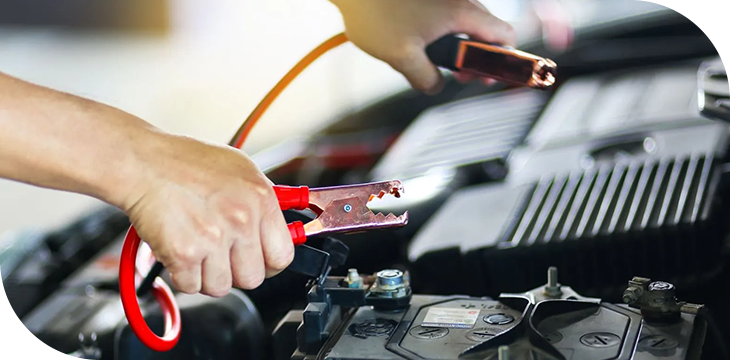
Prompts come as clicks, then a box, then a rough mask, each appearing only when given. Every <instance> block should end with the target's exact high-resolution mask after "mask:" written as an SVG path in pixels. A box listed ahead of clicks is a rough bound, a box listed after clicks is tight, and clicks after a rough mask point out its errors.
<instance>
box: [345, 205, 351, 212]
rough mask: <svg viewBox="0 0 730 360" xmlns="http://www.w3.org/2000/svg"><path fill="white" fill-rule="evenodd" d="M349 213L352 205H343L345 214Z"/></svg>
mask: <svg viewBox="0 0 730 360" xmlns="http://www.w3.org/2000/svg"><path fill="white" fill-rule="evenodd" d="M350 211H352V205H350V204H346V205H345V212H350Z"/></svg>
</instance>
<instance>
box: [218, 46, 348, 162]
mask: <svg viewBox="0 0 730 360" xmlns="http://www.w3.org/2000/svg"><path fill="white" fill-rule="evenodd" d="M345 42H347V36H346V35H345V34H344V33H340V34H337V35H335V36H333V37H331V38H329V39H328V40H327V41H325V42H323V43H322V44H321V45H319V46H317V47H316V48H315V49H314V50H312V51H311V52H310V53H309V54H307V56H305V57H304V58H302V59H301V60H300V61H299V62H298V63H297V64H296V65H294V67H293V68H292V69H291V70H289V72H288V73H287V74H286V75H284V77H283V78H282V79H281V80H279V82H278V83H277V84H276V86H274V88H273V89H271V91H269V93H268V94H266V97H264V99H263V100H261V102H260V103H259V104H258V106H256V108H255V109H254V110H253V112H252V113H251V115H249V116H248V118H246V120H245V121H244V122H243V124H242V125H241V127H240V128H239V129H238V131H236V134H235V135H234V136H233V138H232V139H231V141H230V142H229V143H228V145H230V146H233V147H236V148H238V149H240V148H241V147H242V146H243V143H244V141H246V139H247V138H248V135H249V134H250V133H251V130H253V127H254V126H256V123H257V122H258V121H259V119H260V118H261V116H262V115H263V114H264V112H266V110H267V109H268V108H269V106H271V103H273V102H274V100H276V98H277V97H278V96H279V94H281V92H282V91H284V89H286V87H287V86H289V84H290V83H291V82H292V81H293V80H294V79H296V77H297V76H299V74H300V73H301V72H302V71H304V69H306V68H307V67H308V66H309V65H311V64H312V63H313V62H314V61H315V60H317V59H318V58H319V57H320V56H322V55H324V53H326V52H328V51H330V50H332V49H334V48H336V47H337V46H340V45H342V44H344V43H345Z"/></svg>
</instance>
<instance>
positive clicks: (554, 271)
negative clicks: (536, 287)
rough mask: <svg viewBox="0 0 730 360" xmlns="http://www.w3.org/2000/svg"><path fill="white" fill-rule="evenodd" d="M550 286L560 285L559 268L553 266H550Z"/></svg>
mask: <svg viewBox="0 0 730 360" xmlns="http://www.w3.org/2000/svg"><path fill="white" fill-rule="evenodd" d="M548 286H550V287H556V286H558V268H556V267H555V266H551V267H549V268H548Z"/></svg>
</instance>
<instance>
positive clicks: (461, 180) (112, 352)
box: [0, 0, 730, 360]
mask: <svg viewBox="0 0 730 360" xmlns="http://www.w3.org/2000/svg"><path fill="white" fill-rule="evenodd" d="M632 1H633V0H632ZM604 6H605V7H606V11H605V12H599V13H601V14H600V16H603V18H600V19H595V21H594V22H595V25H590V26H588V25H587V26H585V27H583V28H581V32H580V33H579V36H578V39H577V40H576V43H575V46H574V48H573V49H571V50H569V51H567V52H565V53H562V54H555V53H551V52H550V50H549V49H546V48H545V47H543V46H542V45H539V44H541V42H538V43H539V44H538V43H536V44H532V45H530V44H526V45H525V46H524V48H525V49H526V50H529V51H532V52H534V53H537V54H545V55H546V56H549V57H551V58H554V59H555V60H556V62H557V63H558V64H559V66H560V71H561V72H560V73H559V77H558V81H557V83H556V86H555V89H554V90H550V91H535V90H531V89H523V88H513V87H507V86H503V85H495V86H490V87H484V86H480V87H476V86H475V85H460V84H456V82H454V81H449V83H448V84H447V85H446V88H445V89H444V92H443V94H442V95H439V96H436V97H424V96H420V95H415V94H413V93H412V92H406V93H404V94H400V95H395V96H393V97H391V98H389V99H386V100H384V101H383V102H381V103H378V104H374V105H372V106H371V107H369V108H368V109H365V110H363V111H362V112H360V113H358V114H352V115H349V116H348V117H346V118H343V119H342V120H341V121H338V122H336V123H335V124H333V125H332V126H331V127H329V128H326V129H323V130H322V131H321V132H320V133H318V134H316V135H315V136H312V138H311V139H307V140H306V141H305V142H303V143H299V144H297V145H296V146H292V147H291V149H295V150H291V149H290V150H287V151H284V150H282V149H284V148H285V146H283V147H279V148H276V151H273V152H267V153H266V154H264V155H262V156H260V157H259V158H256V157H255V156H254V160H257V161H258V163H259V164H260V165H261V167H262V168H264V169H267V175H269V176H270V178H271V179H272V181H274V182H275V183H289V184H295V183H302V184H305V183H306V184H307V185H310V186H319V185H322V186H327V185H330V184H342V183H348V182H350V183H351V182H361V181H377V180H388V179H400V180H401V181H402V183H403V185H404V187H405V189H406V193H405V194H403V196H402V197H401V198H400V199H398V200H397V201H389V200H386V199H383V200H382V201H375V202H374V204H375V205H373V207H372V209H373V210H376V211H382V212H384V213H385V212H394V213H402V212H403V211H405V210H408V211H409V214H410V222H409V224H408V226H406V227H403V228H398V229H388V230H382V231H378V232H363V233H356V234H348V235H342V236H337V237H336V238H335V237H328V236H320V237H315V238H312V239H311V240H309V241H307V243H306V245H301V246H298V247H297V249H296V255H295V258H294V262H293V263H292V264H291V266H290V267H289V268H288V269H287V270H285V271H284V272H283V273H281V274H280V275H278V276H276V277H274V278H271V279H267V280H266V281H265V282H264V284H263V285H262V286H261V287H259V288H257V289H255V290H250V291H243V290H239V289H233V291H232V292H231V293H230V294H228V295H227V296H225V297H222V298H210V297H206V296H203V295H184V294H177V295H176V296H177V301H178V303H179V305H180V310H181V315H182V322H183V323H184V324H185V325H184V327H183V329H184V330H183V331H182V334H181V337H180V341H179V344H178V345H177V346H176V347H175V348H174V349H173V350H171V351H169V352H155V351H153V350H150V349H148V348H146V347H145V346H144V345H143V344H142V343H141V342H140V341H139V339H137V337H136V336H135V334H134V333H133V332H132V331H131V329H130V327H129V324H128V323H127V320H126V318H125V315H124V311H123V309H122V306H121V302H120V299H119V284H118V279H119V278H118V276H119V258H120V252H121V249H122V244H123V240H124V235H125V234H124V232H125V230H126V229H127V228H128V227H129V221H128V219H127V218H126V216H125V215H124V214H123V213H121V212H119V211H118V210H116V209H114V208H106V207H104V208H101V209H98V210H96V211H93V212H91V213H89V214H87V215H85V216H83V217H82V218H79V219H77V221H75V222H74V223H72V224H69V225H68V226H66V227H63V228H61V229H58V230H56V231H53V232H48V233H45V232H24V233H17V234H15V235H13V236H14V237H12V238H9V239H3V241H2V242H0V246H3V244H5V245H4V246H5V247H6V248H7V249H11V250H8V251H3V249H1V248H0V266H2V268H1V270H2V280H3V286H4V288H5V291H6V292H7V294H8V297H9V300H10V303H11V305H12V307H13V309H14V310H15V312H16V314H17V315H18V317H19V318H20V319H21V320H22V322H23V323H24V324H25V326H26V327H27V328H28V329H29V330H30V332H31V333H33V334H34V335H35V336H37V337H38V338H39V339H40V340H41V341H43V342H44V343H45V344H47V345H48V346H50V347H52V348H54V349H56V350H58V351H60V352H62V353H65V354H70V355H72V356H76V357H79V358H86V359H98V360H107V359H108V360H125V359H136V360H146V359H149V360H159V359H216V360H218V359H241V358H245V359H253V360H257V359H274V360H320V359H321V360H325V359H326V360H336V359H337V360H365V359H369V360H396V359H443V360H456V359H480V360H481V359H494V360H497V359H499V360H525V359H532V360H582V359H606V360H608V359H615V360H660V359H661V360H670V359H672V360H710V359H712V360H715V359H723V357H724V356H727V344H726V343H727V339H728V336H730V326H729V325H728V324H730V307H728V306H727V300H726V299H727V298H726V295H725V291H726V289H728V288H730V271H729V270H728V266H727V264H728V260H729V259H730V251H729V250H730V243H729V241H728V235H730V228H729V227H728V226H729V225H730V223H729V222H728V221H727V220H726V219H727V218H728V216H730V205H729V202H728V201H727V199H728V198H729V196H730V194H729V193H728V190H729V189H728V180H729V179H730V178H729V177H728V170H729V169H730V168H729V167H728V160H729V159H728V156H730V154H729V153H728V145H729V144H728V140H729V139H730V126H729V123H730V85H729V84H728V78H727V72H726V70H725V66H724V65H723V63H722V61H721V60H720V58H719V56H718V55H717V52H716V50H715V49H714V47H713V46H712V44H711V42H709V40H708V39H707V37H706V36H705V35H704V34H703V33H702V31H701V30H699V29H698V28H697V27H696V26H695V25H694V24H692V23H691V22H690V21H689V20H687V19H686V18H684V17H682V16H681V15H678V14H676V13H674V12H673V11H669V10H666V11H659V10H656V9H654V8H652V9H653V10H651V11H648V12H639V13H636V14H631V15H626V14H613V13H611V12H610V11H609V10H608V9H613V8H614V7H613V6H612V5H611V4H605V5H604ZM601 19H602V20H601ZM599 20H600V21H599ZM651 44H653V45H651ZM383 138H392V139H393V141H384V140H383ZM353 144H354V145H353ZM355 145H356V146H355ZM346 146H347V147H346ZM345 147H346V148H347V149H350V150H351V149H353V148H357V149H361V150H358V151H360V152H357V151H350V150H348V152H345V151H342V149H344V148H345ZM345 153H346V154H345ZM272 154H273V155H272ZM355 158H357V159H359V160H358V161H354V160H353V159H355ZM342 159H348V161H349V163H350V164H352V165H348V166H342V165H341V163H342V162H341V161H335V160H342ZM360 160H362V161H360ZM285 218H286V219H287V221H297V220H301V221H306V220H308V219H311V218H312V214H311V213H308V212H306V211H285ZM162 276H163V277H166V276H167V275H165V274H163V275H162ZM168 281H169V279H168ZM140 304H141V305H142V307H143V313H144V316H145V319H146V321H147V323H148V324H149V325H150V327H151V328H152V329H153V330H154V331H156V332H157V333H162V332H163V328H164V321H163V316H162V314H161V312H160V309H159V306H158V305H157V303H156V302H155V301H154V298H152V297H149V296H148V297H145V298H141V299H140Z"/></svg>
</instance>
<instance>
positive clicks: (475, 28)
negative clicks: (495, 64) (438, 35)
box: [454, 7, 517, 46]
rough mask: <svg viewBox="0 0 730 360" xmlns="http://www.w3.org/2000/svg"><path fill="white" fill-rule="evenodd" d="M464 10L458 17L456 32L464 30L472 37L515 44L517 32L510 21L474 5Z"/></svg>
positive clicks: (479, 39)
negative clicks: (475, 7) (478, 8)
mask: <svg viewBox="0 0 730 360" xmlns="http://www.w3.org/2000/svg"><path fill="white" fill-rule="evenodd" d="M470 8H471V11H470V10H469V9H464V10H462V14H461V16H459V17H458V21H457V23H456V26H457V29H454V30H455V32H463V33H465V34H467V35H469V36H470V37H471V38H472V39H474V40H478V41H484V42H488V43H496V44H501V45H505V46H515V44H516V42H517V33H516V32H515V29H514V28H513V27H512V25H510V24H509V23H507V22H505V21H503V20H501V19H499V18H498V17H496V16H494V15H492V14H491V13H490V12H488V11H483V10H477V11H474V10H475V9H474V7H470Z"/></svg>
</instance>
